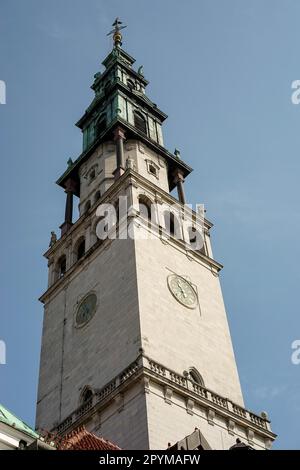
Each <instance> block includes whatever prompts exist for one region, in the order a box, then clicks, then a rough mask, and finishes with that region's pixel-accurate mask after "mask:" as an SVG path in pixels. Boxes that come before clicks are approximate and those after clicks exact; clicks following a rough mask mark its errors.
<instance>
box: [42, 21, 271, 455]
mask: <svg viewBox="0 0 300 470" xmlns="http://www.w3.org/2000/svg"><path fill="white" fill-rule="evenodd" d="M123 28H124V26H123V25H122V23H121V21H120V20H119V19H116V21H115V22H114V24H113V30H112V31H111V33H109V34H113V40H114V46H113V49H112V51H111V52H110V54H109V55H108V56H107V57H106V59H105V60H104V61H103V66H104V70H103V71H102V72H98V73H96V75H95V77H94V78H95V80H94V83H93V84H92V87H91V88H92V90H93V91H94V93H95V96H94V99H93V101H92V103H91V104H90V106H89V107H88V108H87V110H86V111H85V113H84V115H83V116H82V117H81V118H80V120H79V121H78V122H77V126H78V127H79V128H80V129H81V130H82V133H83V150H82V153H81V154H80V155H79V157H78V158H76V159H75V160H74V161H73V160H72V159H70V160H69V161H68V166H67V169H66V171H65V172H64V173H63V175H62V176H61V177H60V178H59V179H58V181H57V183H58V185H59V186H61V187H62V188H63V189H64V191H65V193H66V207H65V218H64V221H63V223H62V225H61V226H60V230H61V233H60V236H59V238H57V237H56V236H55V234H54V233H52V237H51V242H50V246H49V249H48V250H47V251H46V253H45V257H46V258H47V260H48V268H49V279H48V288H47V290H46V292H45V293H44V294H43V295H42V297H41V299H40V300H41V302H42V303H43V304H44V323H43V337H42V349H41V360H40V376H39V389H38V402H37V415H36V426H37V428H42V429H47V430H50V431H55V432H58V433H59V434H62V435H63V434H65V433H68V432H70V431H71V430H72V429H74V428H76V427H78V426H79V425H81V424H85V426H86V427H87V429H88V430H90V431H92V432H94V433H95V434H98V435H101V436H104V437H106V438H107V439H110V440H111V441H113V442H115V443H117V444H118V445H119V446H120V447H122V448H124V449H166V448H167V445H168V443H169V442H170V443H172V444H174V443H175V442H177V441H179V440H181V439H183V438H184V437H185V436H186V435H188V434H191V433H192V432H193V430H194V429H195V427H197V428H198V429H199V430H200V434H201V436H202V437H203V445H202V446H203V447H204V448H211V449H228V448H229V447H231V446H232V445H233V444H235V442H236V439H237V438H239V439H241V440H242V441H244V442H246V443H247V444H250V445H251V446H252V447H254V448H257V449H266V448H269V447H270V445H271V443H272V441H273V440H274V438H275V435H274V434H273V433H272V431H271V429H270V422H269V420H268V417H267V415H266V413H262V414H260V415H257V414H255V413H252V412H250V411H248V410H247V409H246V408H245V406H244V402H243V397H242V391H241V386H240V382H239V377H238V372H237V367H236V362H235V357H234V352H233V348H232V343H231V337H230V332H229V328H228V324H227V317H226V312H225V307H224V303H223V297H222V292H221V288H220V282H219V273H220V271H221V268H222V266H221V265H220V263H219V262H218V261H216V260H215V259H214V257H213V253H212V248H211V241H210V229H211V227H212V224H211V223H210V222H209V221H208V220H207V219H206V218H204V217H203V216H201V217H198V215H199V214H198V212H197V211H196V212H195V211H193V210H192V209H191V208H189V207H188V208H187V206H186V200H185V194H184V181H185V179H186V178H187V177H188V175H189V173H190V172H191V171H192V169H191V168H190V167H189V166H188V164H187V163H185V162H184V161H183V159H182V158H181V156H180V152H179V151H178V150H175V152H174V153H171V152H169V151H168V150H167V149H166V148H165V147H164V142H163V133H162V125H163V122H164V120H165V119H166V118H167V116H166V114H165V113H163V112H162V111H161V110H160V109H159V108H158V106H157V105H156V104H154V103H153V102H152V101H151V100H150V99H149V98H148V97H147V95H146V87H147V84H148V81H147V80H146V78H145V77H144V73H143V69H142V67H139V68H138V70H137V71H136V70H135V69H134V67H133V64H134V62H135V60H134V59H133V58H132V57H131V56H130V55H129V54H128V53H127V52H125V51H124V50H123V49H122V47H121V46H122V34H121V30H122V29H123ZM173 189H177V194H178V197H174V196H173V195H172V194H171V191H172V190H173ZM74 197H76V198H78V201H79V218H78V220H76V221H73V199H74ZM124 201H125V206H126V208H125V210H123V209H122V207H123V206H124ZM107 207H112V208H113V209H114V211H115V218H113V219H112V222H111V219H110V222H107V220H106V218H105V216H104V212H105V211H104V212H101V211H102V209H103V208H107ZM100 225H101V226H102V228H103V230H102V232H101V233H103V232H104V234H105V236H101V237H100V236H99V232H100V231H99V226H100ZM113 234H115V236H113ZM199 241H200V242H199ZM183 446H184V444H183Z"/></svg>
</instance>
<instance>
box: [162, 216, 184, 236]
mask: <svg viewBox="0 0 300 470" xmlns="http://www.w3.org/2000/svg"><path fill="white" fill-rule="evenodd" d="M164 219H165V226H166V231H167V233H168V234H169V235H171V236H172V237H175V238H177V240H180V239H181V227H180V222H179V220H178V218H177V217H176V216H175V215H174V214H173V212H171V211H169V210H167V211H165V212H164Z"/></svg>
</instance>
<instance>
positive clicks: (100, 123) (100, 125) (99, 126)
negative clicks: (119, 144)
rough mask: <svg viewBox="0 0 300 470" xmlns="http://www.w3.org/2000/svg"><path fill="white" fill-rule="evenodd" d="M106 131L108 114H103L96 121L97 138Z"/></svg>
mask: <svg viewBox="0 0 300 470" xmlns="http://www.w3.org/2000/svg"><path fill="white" fill-rule="evenodd" d="M105 129H106V114H105V113H104V114H101V115H100V116H99V118H98V119H97V121H96V136H97V137H98V136H99V135H101V134H102V133H103V132H104V130H105Z"/></svg>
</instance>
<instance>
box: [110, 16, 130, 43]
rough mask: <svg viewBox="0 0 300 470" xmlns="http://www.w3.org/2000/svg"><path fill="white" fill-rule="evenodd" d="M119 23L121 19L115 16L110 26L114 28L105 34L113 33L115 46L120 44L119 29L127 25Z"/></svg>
mask: <svg viewBox="0 0 300 470" xmlns="http://www.w3.org/2000/svg"><path fill="white" fill-rule="evenodd" d="M121 25H122V21H120V20H119V18H116V19H115V22H114V23H113V24H112V26H114V29H112V30H111V31H110V32H109V33H108V34H107V36H110V35H111V34H113V40H114V44H115V46H117V47H118V46H122V34H121V32H120V31H121V29H124V28H126V27H127V26H121Z"/></svg>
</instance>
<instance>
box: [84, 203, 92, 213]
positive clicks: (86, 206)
mask: <svg viewBox="0 0 300 470" xmlns="http://www.w3.org/2000/svg"><path fill="white" fill-rule="evenodd" d="M90 208H91V201H87V202H86V203H85V206H84V213H85V214H86V213H87V212H88V211H89V210H90Z"/></svg>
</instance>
